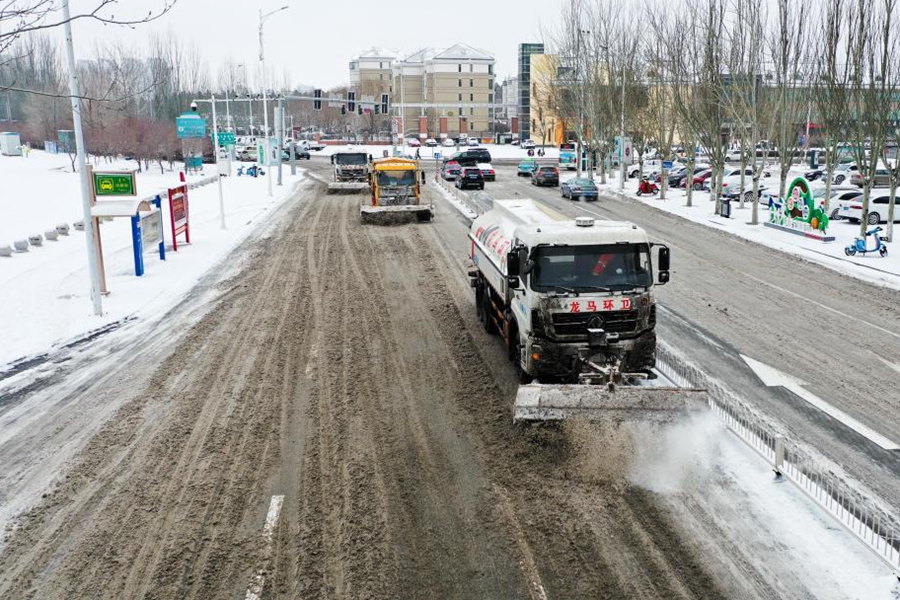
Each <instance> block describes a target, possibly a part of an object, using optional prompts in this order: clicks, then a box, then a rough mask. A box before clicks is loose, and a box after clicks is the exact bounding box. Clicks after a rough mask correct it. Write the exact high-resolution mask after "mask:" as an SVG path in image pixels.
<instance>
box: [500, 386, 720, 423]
mask: <svg viewBox="0 0 900 600" xmlns="http://www.w3.org/2000/svg"><path fill="white" fill-rule="evenodd" d="M707 406H708V399H707V395H706V390H701V389H690V388H676V387H653V386H615V387H614V389H612V390H610V389H609V388H608V387H607V386H603V385H541V384H531V385H523V386H520V387H519V391H518V392H517V393H516V403H515V407H514V409H513V422H515V423H525V422H538V421H563V420H568V419H585V420H590V421H598V420H610V421H616V422H621V421H651V422H667V421H671V420H674V419H676V418H679V417H682V416H686V415H689V414H692V413H695V412H699V411H702V410H704V409H705V408H706V407H707Z"/></svg>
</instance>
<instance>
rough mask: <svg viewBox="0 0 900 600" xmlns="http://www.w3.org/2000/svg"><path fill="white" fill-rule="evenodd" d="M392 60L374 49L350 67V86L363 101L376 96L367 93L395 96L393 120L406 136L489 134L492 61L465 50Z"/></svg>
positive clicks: (459, 46) (454, 48) (460, 47)
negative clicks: (398, 124)
mask: <svg viewBox="0 0 900 600" xmlns="http://www.w3.org/2000/svg"><path fill="white" fill-rule="evenodd" d="M388 55H389V53H388V52H386V51H384V50H379V49H375V48H373V49H372V50H371V51H369V52H366V53H364V54H361V55H360V56H359V57H357V58H355V59H354V60H353V61H351V63H350V85H351V89H353V90H355V91H357V94H359V95H361V96H358V97H360V98H361V97H364V96H367V95H371V94H369V93H367V91H368V90H376V93H378V94H381V93H388V94H390V96H391V115H392V116H393V117H395V118H399V119H402V121H400V120H398V123H399V122H402V128H403V133H404V134H405V135H411V136H419V135H420V134H425V135H427V136H428V137H435V138H436V137H439V136H445V137H458V136H459V135H460V134H469V135H476V136H479V137H483V136H486V135H489V134H490V132H491V131H492V124H493V121H494V119H495V117H496V114H495V110H496V99H495V97H494V96H495V92H494V85H495V80H494V57H493V56H492V55H490V54H489V53H487V52H485V51H483V50H479V49H477V48H473V47H472V46H468V45H466V44H456V45H454V46H452V47H450V48H446V49H440V48H423V49H421V50H419V51H417V52H414V53H413V54H410V55H408V56H406V57H403V58H397V57H396V56H395V57H393V58H390V57H389V56H388ZM385 67H388V68H387V69H385Z"/></svg>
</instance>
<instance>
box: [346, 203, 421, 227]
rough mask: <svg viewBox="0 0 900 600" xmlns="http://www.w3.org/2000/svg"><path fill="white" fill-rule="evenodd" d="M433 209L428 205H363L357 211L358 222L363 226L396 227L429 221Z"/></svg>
mask: <svg viewBox="0 0 900 600" xmlns="http://www.w3.org/2000/svg"><path fill="white" fill-rule="evenodd" d="M433 216H434V207H433V206H431V205H430V204H408V205H402V206H370V205H363V206H361V207H360V209H359V217H360V220H361V221H362V222H363V223H364V224H372V225H398V224H401V223H412V222H416V221H420V222H421V221H430V220H431V219H432V217H433Z"/></svg>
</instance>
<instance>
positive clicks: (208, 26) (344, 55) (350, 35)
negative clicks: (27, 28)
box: [59, 0, 562, 88]
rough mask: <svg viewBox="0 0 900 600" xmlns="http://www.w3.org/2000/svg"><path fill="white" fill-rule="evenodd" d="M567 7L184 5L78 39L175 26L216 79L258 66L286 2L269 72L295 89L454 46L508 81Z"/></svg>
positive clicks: (81, 26)
mask: <svg viewBox="0 0 900 600" xmlns="http://www.w3.org/2000/svg"><path fill="white" fill-rule="evenodd" d="M561 2H562V0H480V1H478V2H475V1H471V0H455V1H452V2H437V1H432V2H427V1H424V2H423V1H421V0H419V1H416V0H366V1H359V0H352V1H351V0H343V1H342V0H324V1H323V0H316V1H312V0H218V1H213V0H177V2H176V4H175V7H174V8H173V9H172V11H171V12H170V13H169V14H167V15H165V16H164V17H162V18H161V19H159V20H158V21H156V22H154V23H152V24H150V25H142V26H139V28H138V29H136V30H130V29H126V28H121V27H109V26H106V27H104V26H102V25H99V24H97V23H86V22H78V23H76V25H75V27H74V36H75V39H76V52H78V53H79V54H81V53H82V51H81V50H79V49H82V50H83V52H84V54H89V53H90V49H91V47H92V46H93V44H94V41H95V40H102V39H122V40H125V41H127V42H128V43H134V44H143V43H144V41H145V40H146V38H147V35H148V33H149V31H150V30H167V29H170V28H171V29H174V30H176V31H177V32H178V33H179V34H182V35H183V36H184V37H185V38H186V39H190V40H193V41H194V42H196V43H197V44H198V45H199V46H200V47H201V48H202V50H203V55H204V57H205V59H206V61H207V63H208V65H209V67H210V69H211V73H212V75H213V77H212V79H213V80H215V75H216V74H217V73H218V67H219V64H220V63H221V61H222V60H223V59H225V58H227V57H228V56H229V55H231V56H233V57H234V59H235V61H237V62H238V63H242V62H245V61H247V62H248V63H251V64H252V62H254V61H257V60H258V50H259V47H258V41H257V39H258V25H259V9H262V10H263V12H268V11H270V10H274V9H276V8H278V7H280V6H284V5H285V4H287V5H288V6H289V8H288V10H286V11H284V12H283V13H280V14H278V15H275V16H273V17H271V18H270V19H269V20H267V21H266V26H265V42H266V63H267V65H269V66H270V67H271V69H272V71H270V72H274V73H278V74H280V73H283V72H284V70H285V69H287V71H288V72H289V73H290V76H291V78H292V83H293V84H307V85H313V86H317V87H321V88H328V87H333V86H337V85H340V84H343V83H347V82H348V81H349V74H348V62H349V61H350V59H351V58H352V57H353V56H355V55H356V54H358V53H360V52H362V51H365V50H367V49H369V48H371V47H372V46H384V47H389V48H394V49H397V50H399V51H401V52H402V53H412V52H414V51H416V50H418V49H419V48H422V47H425V46H437V47H447V46H451V45H453V44H455V43H457V42H462V43H466V44H469V45H472V46H475V47H477V48H481V49H484V50H487V51H489V52H491V53H492V54H493V55H494V57H495V58H496V60H497V67H496V71H495V72H496V73H497V74H498V75H499V76H500V77H501V78H502V77H504V76H506V75H514V74H515V72H516V69H517V65H516V62H517V58H516V52H517V49H518V44H519V43H520V42H524V41H528V42H531V41H540V33H541V26H542V24H543V25H544V26H545V27H546V26H547V25H549V24H551V23H553V21H554V20H555V18H556V15H557V14H558V10H559V7H560V5H561ZM162 3H163V2H162V0H127V2H121V3H120V4H119V6H118V7H117V8H116V11H119V12H120V13H121V14H126V12H127V14H128V15H129V16H134V15H137V14H141V13H145V12H146V11H147V10H150V9H158V8H159V7H160V6H162ZM95 4H96V0H72V6H73V13H74V12H75V9H77V8H82V9H83V8H85V7H88V6H91V5H95ZM123 7H124V8H123ZM59 31H60V32H61V31H62V30H59ZM60 35H62V34H60Z"/></svg>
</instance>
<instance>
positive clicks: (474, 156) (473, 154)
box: [450, 148, 491, 167]
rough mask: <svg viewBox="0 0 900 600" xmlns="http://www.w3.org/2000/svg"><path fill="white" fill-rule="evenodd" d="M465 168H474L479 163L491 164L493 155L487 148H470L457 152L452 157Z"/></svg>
mask: <svg viewBox="0 0 900 600" xmlns="http://www.w3.org/2000/svg"><path fill="white" fill-rule="evenodd" d="M450 159H451V160H455V161H456V162H458V163H459V164H461V165H462V166H464V167H474V166H477V165H478V164H479V163H490V162H491V153H490V152H488V151H487V149H485V148H469V149H467V150H463V151H461V152H457V153H456V154H454V155H453V156H451V157H450Z"/></svg>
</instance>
